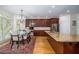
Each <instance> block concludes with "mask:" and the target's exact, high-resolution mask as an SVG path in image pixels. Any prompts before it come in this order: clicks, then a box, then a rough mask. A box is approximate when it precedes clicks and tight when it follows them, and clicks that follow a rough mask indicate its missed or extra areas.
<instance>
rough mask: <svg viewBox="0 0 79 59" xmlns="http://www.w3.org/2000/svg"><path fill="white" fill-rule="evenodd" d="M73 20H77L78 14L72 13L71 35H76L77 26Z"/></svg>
mask: <svg viewBox="0 0 79 59" xmlns="http://www.w3.org/2000/svg"><path fill="white" fill-rule="evenodd" d="M73 21H77V15H76V14H72V15H70V32H71V35H76V33H77V27H76V26H73Z"/></svg>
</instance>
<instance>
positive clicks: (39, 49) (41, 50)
mask: <svg viewBox="0 0 79 59" xmlns="http://www.w3.org/2000/svg"><path fill="white" fill-rule="evenodd" d="M33 54H55V51H54V50H53V49H52V47H51V46H50V44H49V42H48V40H47V37H45V36H37V37H36V43H35V47H34V51H33Z"/></svg>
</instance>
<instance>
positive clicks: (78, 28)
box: [59, 14, 79, 35]
mask: <svg viewBox="0 0 79 59" xmlns="http://www.w3.org/2000/svg"><path fill="white" fill-rule="evenodd" d="M73 21H76V25H75V26H73ZM59 24H60V34H71V35H79V14H69V15H62V16H60V18H59Z"/></svg>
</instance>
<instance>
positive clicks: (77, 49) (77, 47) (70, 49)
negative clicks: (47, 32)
mask: <svg viewBox="0 0 79 59" xmlns="http://www.w3.org/2000/svg"><path fill="white" fill-rule="evenodd" d="M48 41H49V43H50V45H51V46H52V48H53V49H54V51H55V52H56V53H57V54H79V43H78V42H77V43H76V42H58V41H56V40H55V39H54V38H52V37H51V36H48Z"/></svg>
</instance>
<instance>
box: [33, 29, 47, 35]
mask: <svg viewBox="0 0 79 59" xmlns="http://www.w3.org/2000/svg"><path fill="white" fill-rule="evenodd" d="M34 35H35V36H47V34H46V33H45V31H44V30H34Z"/></svg>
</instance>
